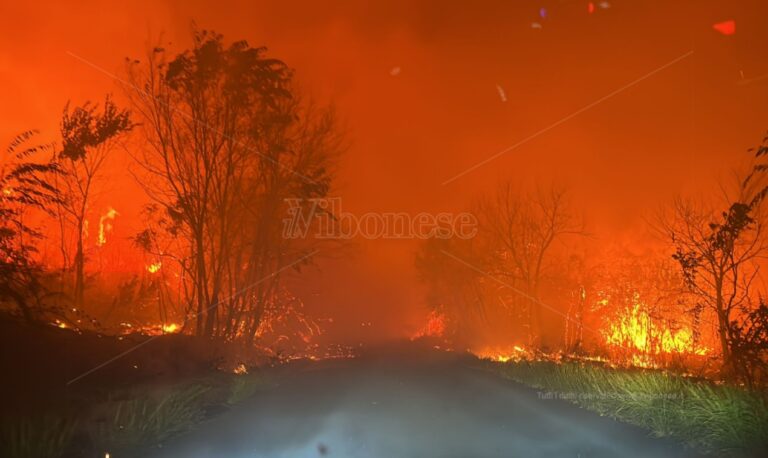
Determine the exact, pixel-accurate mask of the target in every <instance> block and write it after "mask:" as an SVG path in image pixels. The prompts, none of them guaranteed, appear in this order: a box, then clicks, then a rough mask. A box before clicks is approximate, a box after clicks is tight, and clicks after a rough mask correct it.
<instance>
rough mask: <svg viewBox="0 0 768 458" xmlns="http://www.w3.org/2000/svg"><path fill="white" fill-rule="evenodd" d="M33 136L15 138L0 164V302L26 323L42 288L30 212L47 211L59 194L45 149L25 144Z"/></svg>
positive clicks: (37, 236)
mask: <svg viewBox="0 0 768 458" xmlns="http://www.w3.org/2000/svg"><path fill="white" fill-rule="evenodd" d="M35 134H36V131H26V132H23V133H21V134H19V135H18V136H16V137H15V138H14V139H13V141H12V142H11V144H10V145H9V146H8V148H7V149H6V150H5V153H6V154H5V157H3V160H2V161H0V302H4V301H8V300H10V301H13V302H14V303H15V304H16V306H17V307H18V309H19V311H20V312H21V314H22V316H23V317H24V319H25V320H26V321H29V322H31V321H34V320H35V319H36V315H35V313H34V311H33V308H32V306H31V305H30V304H29V298H30V296H32V295H34V294H36V293H37V292H39V291H40V290H41V288H42V286H41V284H40V281H39V276H40V274H41V273H42V267H41V266H40V264H39V263H38V262H37V261H36V260H35V254H36V253H37V248H36V245H35V242H36V241H37V240H39V239H40V238H42V236H43V234H42V233H41V232H39V231H38V230H37V229H35V228H34V227H33V226H32V225H30V223H29V222H28V221H27V218H26V217H29V216H30V213H32V212H34V211H42V212H48V213H51V212H52V208H53V206H55V204H56V203H58V202H59V195H58V192H57V190H56V188H55V187H53V186H52V185H51V184H50V183H51V178H52V176H53V175H54V174H56V173H58V166H57V164H56V163H55V162H51V161H49V159H50V158H43V159H40V156H43V155H45V154H47V153H50V152H51V151H52V149H53V146H52V145H50V144H36V145H28V143H29V141H30V140H31V139H32V138H33V137H34V136H35Z"/></svg>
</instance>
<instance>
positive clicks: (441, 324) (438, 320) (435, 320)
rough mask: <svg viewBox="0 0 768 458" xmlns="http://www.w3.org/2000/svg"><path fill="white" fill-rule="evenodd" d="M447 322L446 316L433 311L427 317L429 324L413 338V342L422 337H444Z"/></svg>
mask: <svg viewBox="0 0 768 458" xmlns="http://www.w3.org/2000/svg"><path fill="white" fill-rule="evenodd" d="M445 322H446V318H445V314H443V313H440V312H437V311H435V310H432V311H431V312H429V315H428V316H427V322H426V323H425V324H424V326H423V327H422V328H421V329H419V331H418V332H416V334H414V335H413V337H411V340H415V339H419V338H422V337H442V336H443V334H444V333H445Z"/></svg>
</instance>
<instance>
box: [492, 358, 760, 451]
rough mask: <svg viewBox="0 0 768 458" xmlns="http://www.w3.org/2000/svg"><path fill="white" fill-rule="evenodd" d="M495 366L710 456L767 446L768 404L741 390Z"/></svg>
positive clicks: (669, 378)
mask: <svg viewBox="0 0 768 458" xmlns="http://www.w3.org/2000/svg"><path fill="white" fill-rule="evenodd" d="M492 364H493V367H494V368H497V369H498V370H499V371H500V372H501V374H502V375H503V376H505V377H508V378H510V379H512V380H515V381H517V382H520V383H523V384H525V385H529V386H532V387H535V388H538V389H540V390H543V391H546V392H552V393H554V396H555V397H557V398H563V399H567V400H569V401H571V402H573V403H575V404H577V405H579V406H581V407H584V408H586V409H589V410H593V411H596V412H598V413H600V414H602V415H606V416H610V417H613V418H616V419H617V420H620V421H624V422H627V423H631V424H635V425H638V426H641V427H644V428H647V429H648V430H650V431H651V432H652V434H653V435H656V436H659V437H661V436H668V437H673V438H676V439H678V440H681V441H682V442H684V443H686V444H687V445H689V446H690V447H692V448H695V449H697V450H699V451H702V452H705V453H711V454H714V455H717V456H753V454H754V453H755V452H757V451H759V450H763V449H764V447H766V446H767V445H768V406H767V405H766V402H765V399H764V398H763V397H762V396H760V395H759V394H757V393H750V392H748V391H746V390H743V389H741V388H738V387H732V386H725V385H714V384H712V383H709V382H706V381H697V380H693V379H690V378H686V377H681V376H677V375H673V374H669V373H665V372H661V371H651V370H630V369H628V370H621V369H611V368H607V367H602V366H599V365H594V364H585V363H577V362H567V363H562V364H557V363H553V362H549V361H531V362H524V361H523V362H509V363H492Z"/></svg>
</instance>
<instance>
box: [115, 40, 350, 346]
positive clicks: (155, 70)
mask: <svg viewBox="0 0 768 458" xmlns="http://www.w3.org/2000/svg"><path fill="white" fill-rule="evenodd" d="M128 72H129V75H130V80H131V82H132V83H133V84H132V87H131V88H130V89H129V94H130V96H131V97H132V99H133V101H134V106H135V109H136V111H137V112H138V113H139V114H140V115H141V117H142V119H143V120H144V123H143V126H144V132H145V135H146V138H147V140H148V148H147V149H146V150H145V151H143V153H142V154H141V156H140V157H139V158H138V160H139V163H140V164H141V165H142V166H143V168H144V169H145V171H146V172H147V173H146V189H147V191H148V193H149V195H150V196H151V197H152V198H153V200H154V201H155V204H156V205H157V208H158V212H156V214H157V217H158V219H159V220H162V221H164V222H165V224H161V225H159V226H158V227H161V226H162V227H165V228H168V229H169V231H168V232H166V235H167V234H171V235H172V237H174V238H176V239H177V240H179V243H178V244H177V248H178V250H179V252H178V253H175V254H174V255H173V256H174V257H175V258H176V259H177V260H178V261H179V265H180V267H181V269H182V270H183V272H184V274H185V278H187V279H188V280H187V281H188V284H187V285H188V288H186V291H187V292H188V294H187V300H188V306H189V307H188V310H187V313H188V316H190V317H192V316H194V319H195V321H196V333H197V334H198V335H201V336H211V337H213V336H219V337H227V338H233V337H234V336H245V337H246V338H248V339H252V338H253V336H254V335H255V334H256V333H257V331H258V329H259V325H260V322H261V317H262V316H263V313H264V309H265V305H266V304H265V301H268V300H270V299H271V298H273V297H274V294H275V292H276V284H277V281H278V278H279V275H278V272H280V271H281V270H282V267H283V266H285V265H287V264H289V263H292V262H294V261H295V260H296V258H297V257H298V258H301V253H302V252H305V251H302V250H301V248H299V247H296V246H295V245H291V246H290V247H289V246H286V245H287V243H288V242H287V241H286V240H283V239H281V237H280V224H281V223H282V218H281V217H282V212H283V211H284V205H285V203H284V200H285V199H286V198H289V197H298V198H302V197H304V198H309V197H320V196H324V195H325V194H326V193H327V192H328V189H329V187H330V180H331V175H330V173H331V171H330V159H331V157H332V156H333V154H334V153H335V152H336V149H337V146H338V143H337V135H336V130H335V122H334V117H333V112H332V110H330V109H328V110H325V109H321V110H313V109H311V107H309V106H307V105H306V104H303V103H301V100H300V99H299V98H298V97H297V96H296V91H295V89H294V87H293V85H292V72H291V71H290V69H289V68H288V67H287V66H286V65H285V64H284V63H283V62H281V61H279V60H276V59H271V58H268V57H266V49H265V48H253V47H251V46H249V45H248V44H247V43H246V42H245V41H238V42H234V43H232V44H231V45H229V46H226V45H225V44H224V41H223V37H222V36H221V35H219V34H216V33H213V32H208V31H195V32H194V33H193V47H192V48H191V49H189V50H187V51H184V52H182V53H180V54H178V55H176V56H169V55H168V54H167V53H166V51H165V50H164V49H162V48H155V49H153V50H152V51H151V52H150V53H149V55H148V56H147V61H146V64H144V65H142V64H141V63H136V62H133V63H131V64H129V68H128ZM161 236H162V234H160V233H159V232H158V231H157V230H150V231H144V232H143V233H142V234H140V237H139V238H138V239H137V240H142V241H143V245H145V246H147V247H150V246H153V245H155V246H156V245H157V240H158V238H160V237H161ZM222 308H224V309H225V311H224V313H221V309H222Z"/></svg>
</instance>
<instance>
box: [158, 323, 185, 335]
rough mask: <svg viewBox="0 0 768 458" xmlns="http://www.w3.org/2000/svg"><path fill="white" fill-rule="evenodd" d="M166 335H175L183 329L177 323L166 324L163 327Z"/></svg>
mask: <svg viewBox="0 0 768 458" xmlns="http://www.w3.org/2000/svg"><path fill="white" fill-rule="evenodd" d="M162 330H163V333H164V334H173V333H174V332H178V331H179V330H181V327H180V326H179V325H178V324H176V323H170V324H164V325H163V327H162Z"/></svg>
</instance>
